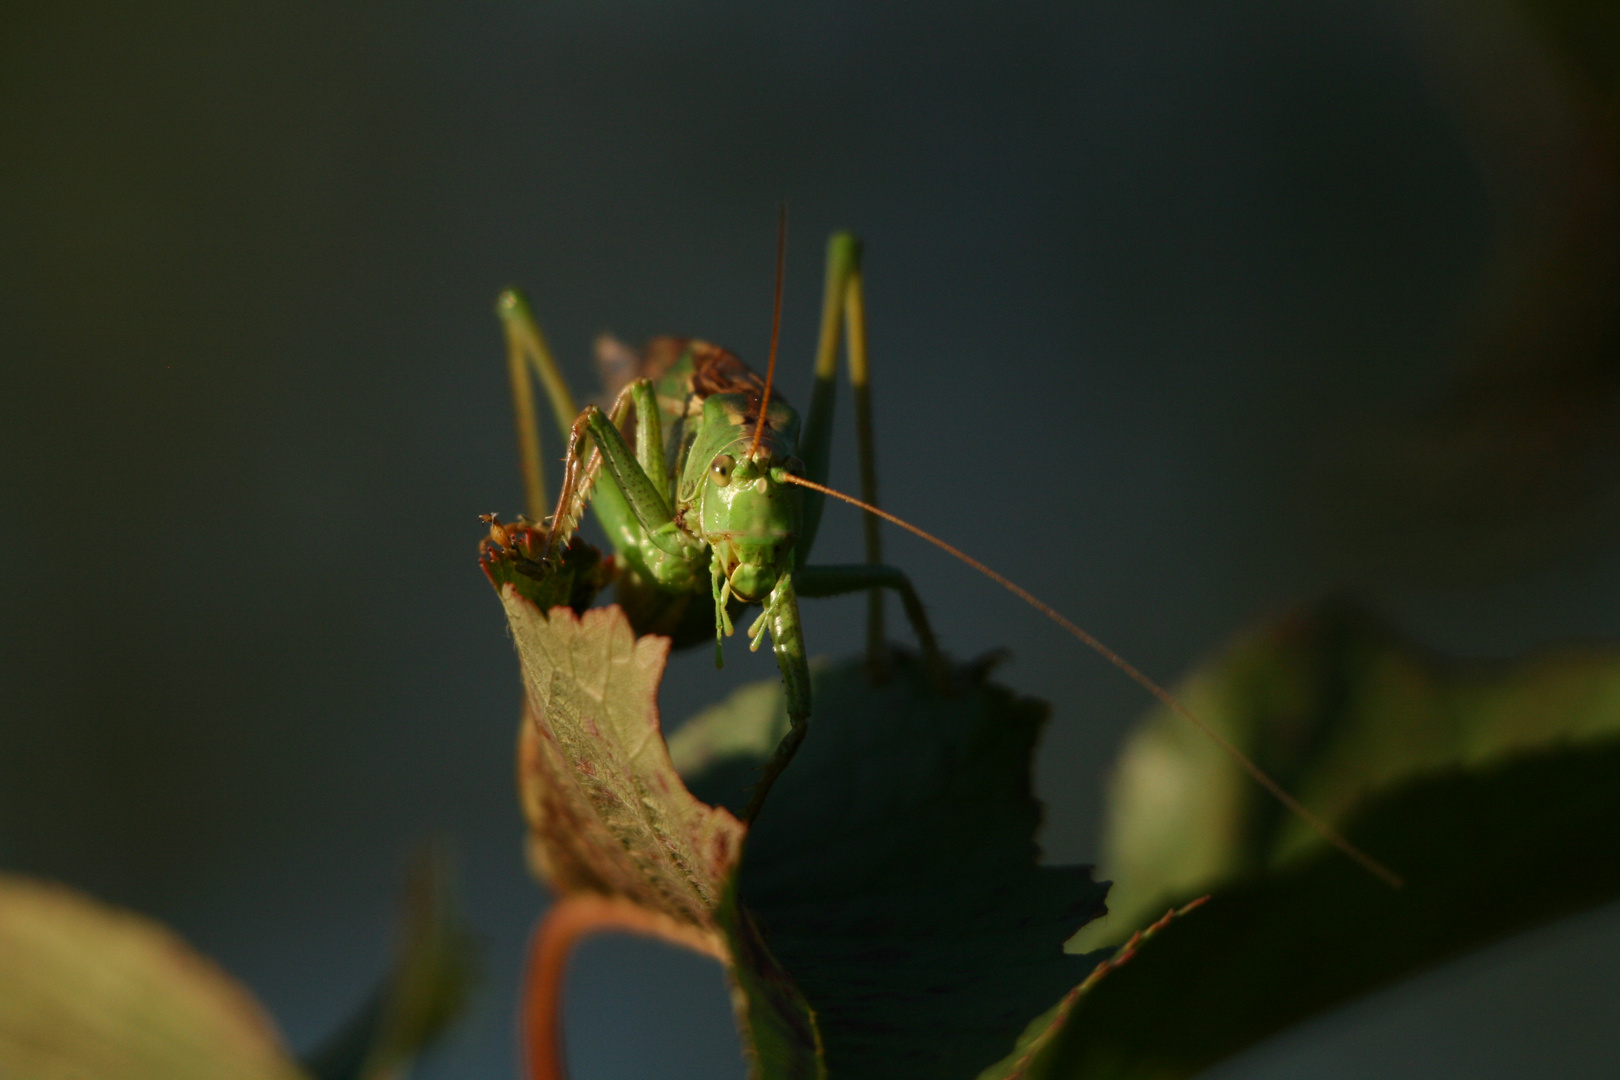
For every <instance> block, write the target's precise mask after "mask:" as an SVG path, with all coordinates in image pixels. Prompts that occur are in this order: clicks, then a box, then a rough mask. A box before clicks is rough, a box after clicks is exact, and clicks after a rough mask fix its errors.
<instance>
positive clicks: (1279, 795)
mask: <svg viewBox="0 0 1620 1080" xmlns="http://www.w3.org/2000/svg"><path fill="white" fill-rule="evenodd" d="M781 479H783V480H785V481H786V482H788V483H790V484H798V485H799V486H800V487H805V488H809V489H810V490H812V491H819V492H821V493H822V494H823V495H831V496H832V497H833V498H835V499H841V500H843V501H844V502H847V503H849V504H850V505H851V506H855V507H859V508H860V509H862V510H865V511H866V512H867V513H868V514H876V515H877V516H878V517H880V518H882V519H883V520H884V521H887V522H889V523H891V524H894V525H898V526H900V528H902V529H904V530H906V531H907V532H909V533H911V534H912V535H913V536H916V537H920V538H921V539H923V540H926V541H928V542H929V543H930V544H933V545H934V546H935V547H937V548H939V549H940V550H941V551H944V552H945V553H946V554H948V555H952V556H955V557H956V558H958V559H960V560H962V561H963V562H965V563H967V564H968V565H969V566H971V567H973V569H975V570H977V571H978V572H979V573H981V574H983V575H984V576H985V577H987V578H989V579H990V580H991V581H994V582H995V583H996V584H998V585H1000V586H1001V587H1002V588H1004V589H1006V590H1007V591H1008V592H1010V593H1012V594H1013V595H1014V596H1016V597H1018V598H1019V599H1020V600H1022V601H1024V603H1026V604H1028V605H1029V606H1030V607H1032V608H1034V609H1035V610H1036V611H1039V612H1040V613H1041V614H1042V615H1045V616H1046V617H1047V618H1048V619H1051V620H1052V621H1053V622H1055V623H1057V624H1058V625H1059V626H1061V627H1063V629H1065V630H1067V631H1068V632H1069V633H1071V634H1073V635H1074V636H1075V637H1077V638H1079V639H1080V640H1081V641H1082V642H1083V643H1084V644H1085V645H1086V646H1087V647H1088V648H1090V649H1091V650H1092V651H1093V652H1095V653H1096V654H1097V655H1099V656H1101V657H1102V658H1103V659H1104V660H1107V661H1108V662H1109V663H1110V664H1113V665H1114V666H1115V667H1117V668H1118V669H1119V670H1120V671H1122V672H1124V673H1125V675H1126V676H1127V677H1128V678H1129V679H1130V680H1131V681H1132V682H1135V683H1136V684H1137V685H1138V686H1140V687H1142V689H1144V690H1146V691H1147V692H1148V693H1150V694H1152V695H1153V696H1154V697H1156V698H1158V699H1159V703H1160V704H1162V705H1163V706H1164V707H1165V708H1167V709H1169V710H1171V711H1172V712H1174V713H1176V714H1177V715H1179V716H1181V717H1182V718H1183V719H1185V720H1187V721H1189V722H1190V723H1191V724H1192V725H1193V727H1195V728H1197V729H1198V730H1199V731H1201V732H1203V733H1204V734H1205V735H1207V736H1208V737H1209V738H1210V739H1211V740H1212V741H1213V742H1214V743H1215V745H1216V746H1218V747H1220V748H1221V749H1222V750H1223V751H1225V753H1226V756H1227V757H1229V758H1231V759H1232V760H1233V761H1234V762H1236V763H1237V764H1238V766H1239V767H1241V768H1242V769H1243V771H1244V772H1246V773H1248V774H1249V776H1250V777H1252V778H1253V779H1254V782H1255V783H1257V784H1259V785H1260V786H1261V787H1263V788H1265V789H1266V790H1267V791H1269V792H1270V793H1271V794H1272V796H1273V797H1274V798H1275V799H1276V800H1277V801H1278V802H1280V803H1282V804H1283V805H1284V806H1286V807H1287V808H1288V809H1289V810H1290V811H1292V812H1293V814H1294V815H1295V816H1296V817H1298V818H1299V819H1300V820H1301V821H1303V822H1304V823H1305V824H1307V825H1309V826H1310V827H1311V828H1312V829H1313V830H1315V832H1316V834H1317V835H1318V836H1320V837H1321V838H1322V839H1324V840H1326V841H1327V842H1328V843H1330V844H1332V845H1333V846H1334V847H1336V848H1338V849H1339V850H1340V851H1342V852H1344V853H1345V854H1346V855H1348V856H1349V857H1350V858H1351V859H1353V860H1354V861H1355V862H1356V863H1358V864H1359V865H1360V866H1361V868H1362V869H1364V870H1366V871H1367V872H1368V873H1370V874H1372V875H1373V876H1375V877H1378V878H1381V879H1382V880H1383V881H1384V882H1385V883H1386V884H1387V885H1389V886H1390V887H1392V888H1396V889H1399V888H1401V886H1402V885H1403V884H1404V882H1403V881H1402V880H1401V876H1400V875H1399V874H1397V873H1395V871H1393V870H1391V869H1390V868H1389V867H1387V866H1385V865H1384V864H1383V863H1381V862H1379V861H1378V860H1377V859H1374V858H1373V857H1372V856H1371V855H1368V854H1367V853H1366V852H1365V851H1362V850H1361V849H1360V848H1358V847H1356V845H1354V844H1352V843H1351V842H1350V841H1349V840H1347V839H1346V838H1345V837H1344V835H1343V834H1342V833H1340V832H1339V831H1338V830H1337V829H1335V828H1334V827H1333V826H1331V825H1329V824H1328V823H1327V822H1326V821H1324V820H1322V819H1321V818H1320V817H1317V816H1316V815H1315V814H1313V813H1311V811H1309V810H1307V809H1306V808H1305V806H1304V805H1303V804H1302V803H1301V802H1300V801H1299V800H1298V799H1296V798H1294V797H1293V796H1292V795H1290V794H1289V793H1288V792H1287V791H1286V790H1284V789H1283V786H1282V785H1281V784H1279V783H1277V781H1275V780H1273V779H1272V778H1271V777H1270V776H1268V775H1266V773H1265V772H1264V771H1263V770H1262V769H1261V768H1260V766H1258V765H1256V764H1255V763H1254V762H1253V761H1251V760H1250V759H1249V756H1248V755H1247V754H1245V753H1244V752H1243V751H1241V750H1239V749H1238V748H1237V747H1236V746H1233V745H1232V744H1231V743H1230V742H1228V741H1227V740H1226V739H1225V737H1223V736H1222V735H1221V733H1220V732H1218V731H1216V730H1215V729H1214V728H1212V727H1210V726H1209V725H1208V724H1206V723H1204V721H1202V720H1200V719H1199V718H1198V717H1197V716H1194V715H1193V713H1192V710H1190V709H1188V708H1187V707H1186V706H1185V705H1183V704H1182V703H1181V702H1179V701H1177V700H1176V698H1175V695H1174V694H1172V693H1170V691H1168V690H1166V689H1165V688H1164V687H1162V686H1160V685H1159V684H1158V683H1156V682H1154V681H1153V680H1152V679H1150V678H1148V677H1147V676H1146V675H1144V674H1142V672H1141V671H1140V670H1138V669H1137V668H1136V666H1135V665H1133V664H1132V663H1131V662H1130V661H1129V660H1126V659H1125V658H1124V657H1123V656H1121V655H1119V653H1117V652H1115V651H1114V650H1113V649H1110V648H1109V647H1108V646H1107V645H1104V644H1103V643H1102V642H1101V641H1099V640H1098V639H1097V638H1096V637H1095V636H1093V635H1092V634H1090V633H1088V632H1086V631H1085V630H1082V629H1081V628H1080V627H1078V626H1076V625H1075V624H1074V623H1072V622H1070V621H1069V620H1068V619H1067V618H1065V617H1064V616H1063V615H1061V614H1059V613H1058V611H1057V610H1056V609H1055V608H1053V607H1052V606H1051V605H1049V604H1047V603H1046V602H1045V601H1043V600H1041V599H1040V598H1039V597H1037V596H1036V595H1035V594H1034V593H1032V592H1030V591H1029V590H1028V589H1025V588H1024V587H1023V586H1021V585H1017V584H1015V583H1013V582H1012V581H1010V580H1008V579H1007V578H1006V577H1003V576H1002V575H1001V574H998V573H996V572H995V571H994V570H992V569H990V568H989V567H988V566H986V565H984V563H982V562H980V561H979V560H978V559H975V558H973V557H972V556H971V555H968V554H967V553H965V552H963V551H960V550H958V549H957V548H954V547H952V546H951V545H950V544H947V543H946V542H945V541H943V540H941V539H940V538H939V537H937V536H935V535H933V534H932V533H929V532H924V531H923V530H922V529H919V528H918V527H917V526H915V525H913V524H911V522H909V521H902V520H901V519H900V518H897V517H895V516H894V515H893V514H891V513H889V512H888V511H886V510H879V509H878V508H877V507H875V506H872V505H870V504H868V503H864V502H862V501H861V500H859V499H857V498H855V497H854V496H851V495H845V494H844V493H843V492H841V491H834V490H833V489H832V488H830V487H825V486H823V485H821V484H818V483H815V482H814V481H812V480H805V479H803V478H802V477H798V476H794V475H793V474H791V473H786V472H784V473H783V474H782V476H781Z"/></svg>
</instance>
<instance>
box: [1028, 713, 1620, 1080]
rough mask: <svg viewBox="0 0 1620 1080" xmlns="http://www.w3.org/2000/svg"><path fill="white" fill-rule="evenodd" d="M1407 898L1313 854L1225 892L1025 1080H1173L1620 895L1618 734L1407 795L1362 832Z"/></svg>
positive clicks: (1375, 813)
mask: <svg viewBox="0 0 1620 1080" xmlns="http://www.w3.org/2000/svg"><path fill="white" fill-rule="evenodd" d="M1349 834H1350V836H1351V838H1352V839H1353V840H1355V841H1356V842H1357V843H1359V844H1362V845H1364V846H1366V847H1368V848H1370V849H1372V850H1375V851H1377V852H1379V854H1381V855H1384V856H1385V857H1387V858H1388V859H1389V860H1390V861H1391V862H1393V863H1394V864H1395V865H1397V866H1399V867H1400V868H1401V869H1402V870H1403V871H1404V872H1405V873H1406V874H1407V884H1406V887H1405V888H1404V889H1402V890H1400V891H1399V892H1396V891H1394V890H1391V889H1389V888H1386V887H1384V886H1383V885H1382V884H1381V883H1380V882H1378V881H1376V880H1374V879H1373V878H1371V877H1369V876H1368V875H1366V874H1365V873H1362V872H1361V871H1360V870H1359V869H1358V868H1357V867H1356V866H1354V865H1353V864H1352V863H1350V862H1349V861H1348V860H1346V859H1344V858H1343V857H1341V856H1339V855H1338V854H1337V853H1336V852H1330V851H1322V850H1318V851H1317V852H1316V853H1315V854H1313V855H1311V856H1308V857H1306V858H1304V859H1300V860H1295V861H1294V862H1292V863H1290V864H1289V865H1288V866H1287V867H1286V868H1285V869H1282V870H1280V871H1278V872H1276V873H1274V874H1272V875H1270V876H1267V877H1262V878H1256V879H1251V880H1249V881H1248V882H1246V883H1244V884H1242V885H1238V886H1235V887H1233V888H1231V889H1228V890H1223V891H1221V892H1219V893H1217V894H1216V895H1215V897H1214V898H1213V899H1211V900H1210V901H1209V903H1208V904H1207V905H1205V907H1204V909H1203V910H1201V911H1199V912H1198V913H1197V914H1196V915H1195V916H1193V917H1191V918H1188V919H1186V920H1184V921H1178V923H1177V924H1176V925H1175V926H1174V927H1172V928H1170V929H1169V930H1167V931H1166V932H1165V933H1164V935H1163V937H1162V939H1161V940H1159V941H1156V942H1154V943H1153V945H1152V946H1151V947H1149V948H1144V949H1143V950H1142V952H1141V954H1140V955H1139V956H1137V957H1135V958H1134V959H1133V960H1132V961H1131V962H1130V963H1129V964H1126V965H1124V966H1123V967H1122V968H1121V969H1120V970H1118V971H1117V972H1113V973H1111V974H1110V975H1109V976H1108V978H1106V979H1104V980H1102V981H1101V982H1100V984H1099V985H1097V986H1095V987H1094V988H1092V990H1091V992H1090V993H1088V994H1086V995H1085V996H1084V997H1083V998H1081V999H1080V1000H1079V1001H1078V1002H1076V1004H1075V1005H1074V1007H1073V1009H1072V1011H1071V1012H1070V1014H1069V1016H1068V1018H1067V1022H1066V1023H1065V1024H1063V1025H1062V1026H1061V1027H1059V1028H1058V1030H1056V1031H1054V1032H1051V1033H1049V1034H1048V1036H1047V1038H1046V1039H1045V1040H1044V1045H1042V1046H1041V1047H1040V1048H1039V1051H1038V1052H1037V1053H1035V1054H1034V1055H1032V1060H1031V1061H1030V1062H1028V1063H1027V1066H1026V1069H1025V1071H1024V1072H1022V1073H1021V1074H1019V1075H1020V1076H1021V1077H1022V1078H1023V1080H1082V1078H1084V1080H1175V1078H1178V1077H1190V1076H1194V1075H1196V1074H1198V1073H1199V1072H1200V1071H1201V1070H1203V1069H1205V1068H1207V1067H1208V1066H1209V1065H1212V1064H1214V1063H1215V1062H1217V1061H1219V1060H1221V1059H1222V1058H1224V1057H1226V1056H1228V1055H1230V1054H1232V1053H1235V1052H1236V1051H1238V1050H1241V1049H1243V1048H1244V1047H1246V1046H1248V1045H1251V1044H1252V1043H1254V1042H1256V1041H1257V1040H1259V1039H1261V1038H1263V1037H1264V1036H1266V1035H1269V1034H1271V1033H1273V1032H1276V1031H1279V1030H1281V1029H1282V1028H1284V1027H1287V1026H1288V1025H1290V1024H1293V1023H1296V1022H1298V1021H1300V1020H1303V1019H1305V1018H1306V1017H1309V1016H1311V1015H1312V1014H1314V1013H1317V1012H1320V1011H1321V1010H1323V1009H1326V1008H1328V1007H1330V1006H1333V1005H1335V1004H1338V1003H1340V1002H1343V1001H1345V1000H1348V999H1349V998H1351V997H1353V996H1355V995H1357V994H1360V993H1364V992H1366V991H1368V990H1371V989H1374V988H1376V987H1378V986H1380V985H1382V984H1385V983H1388V982H1390V981H1392V980H1394V979H1395V978H1398V977H1399V976H1402V975H1405V974H1409V973H1411V972H1412V971H1414V970H1416V969H1418V968H1421V967H1424V966H1427V965H1430V964H1433V963H1437V962H1439V961H1441V960H1444V959H1446V958H1449V957H1451V956H1454V955H1457V954H1458V953H1460V952H1463V951H1465V950H1467V949H1470V948H1474V947H1477V946H1480V945H1483V944H1485V943H1487V942H1489V941H1491V940H1494V939H1496V938H1499V937H1502V936H1504V935H1506V934H1510V933H1514V932H1516V931H1519V930H1523V929H1527V928H1529V927H1531V926H1533V925H1535V924H1537V923H1539V922H1543V921H1545V920H1548V919H1552V918H1556V917H1559V916H1562V915H1566V914H1570V913H1572V912H1575V911H1579V910H1581V909H1582V908H1585V907H1589V906H1592V905H1594V904H1598V903H1601V902H1604V901H1607V900H1611V899H1613V898H1614V897H1616V896H1620V859H1616V858H1615V857H1614V855H1615V852H1616V851H1620V742H1617V741H1612V740H1611V741H1606V742H1602V743H1596V744H1588V745H1585V746H1581V747H1566V748H1562V749H1549V750H1544V751H1539V752H1528V753H1524V754H1520V755H1518V756H1515V757H1513V758H1511V759H1508V760H1505V761H1501V762H1498V763H1495V764H1493V765H1490V766H1487V767H1485V768H1483V769H1478V770H1468V771H1464V770H1451V771H1447V772H1444V773H1440V774H1438V775H1431V776H1428V777H1424V778H1421V779H1416V780H1413V781H1410V782H1408V783H1406V784H1403V785H1400V786H1399V787H1398V789H1397V790H1395V791H1392V792H1390V793H1388V794H1385V795H1383V796H1380V797H1379V798H1377V799H1374V800H1372V801H1371V803H1370V804H1369V805H1368V806H1367V807H1366V808H1365V810H1364V812H1362V813H1361V814H1358V815H1357V816H1356V818H1355V819H1354V820H1353V821H1352V822H1351V823H1350V827H1349Z"/></svg>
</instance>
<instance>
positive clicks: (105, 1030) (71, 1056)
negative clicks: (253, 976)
mask: <svg viewBox="0 0 1620 1080" xmlns="http://www.w3.org/2000/svg"><path fill="white" fill-rule="evenodd" d="M0 1076H4V1077H6V1078H7V1080H107V1078H111V1077H116V1078H118V1080H218V1078H219V1077H224V1076H228V1077H232V1078H233V1080H307V1077H306V1076H305V1074H304V1072H303V1071H302V1070H301V1069H300V1068H299V1067H298V1065H297V1064H296V1063H295V1062H294V1061H293V1060H292V1058H291V1057H290V1056H289V1055H288V1053H287V1051H286V1050H285V1049H284V1048H283V1047H282V1044H281V1040H280V1038H279V1037H278V1036H277V1035H276V1033H275V1031H274V1029H273V1027H272V1025H271V1022H270V1019H269V1017H268V1016H266V1015H265V1013H264V1011H263V1010H262V1009H261V1008H260V1007H259V1004H258V1002H256V1001H255V1000H254V999H253V996H252V995H251V994H249V993H248V992H247V990H245V989H244V988H243V987H242V986H241V985H240V984H238V983H237V982H236V981H235V980H234V979H232V978H231V977H230V976H229V975H227V974H225V972H223V971H222V970H220V969H219V968H218V967H216V966H215V965H214V964H213V963H212V962H211V961H209V960H208V959H206V958H205V957H203V956H201V955H200V954H198V953H196V952H194V951H193V950H192V949H191V947H190V946H188V945H187V944H186V943H185V942H183V941H181V940H180V938H179V937H177V936H176V935H175V934H174V933H173V932H172V931H170V930H168V929H167V928H165V927H163V926H161V925H159V924H158V923H156V922H153V921H152V920H150V919H147V918H144V917H142V916H140V915H136V914H134V913H133V912H129V911H124V910H122V909H119V908H114V907H110V906H108V905H106V904H102V903H99V902H97V901H95V900H92V899H91V898H89V897H87V896H85V895H83V894H82V893H79V892H76V891H74V890H72V889H69V888H67V887H65V886H62V885H55V884H51V883H48V882H43V881H35V880H32V879H29V878H25V877H17V876H13V875H0Z"/></svg>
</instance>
